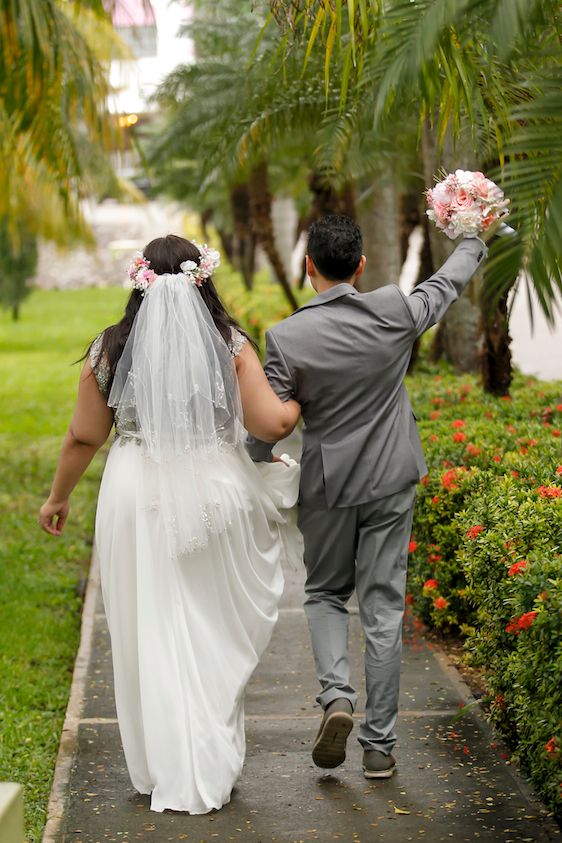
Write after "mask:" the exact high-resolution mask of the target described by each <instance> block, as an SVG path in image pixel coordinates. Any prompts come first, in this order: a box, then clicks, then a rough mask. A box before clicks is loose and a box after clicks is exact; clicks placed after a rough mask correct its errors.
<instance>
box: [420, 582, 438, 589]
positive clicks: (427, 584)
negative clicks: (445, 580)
mask: <svg viewBox="0 0 562 843" xmlns="http://www.w3.org/2000/svg"><path fill="white" fill-rule="evenodd" d="M438 586H439V583H438V582H437V580H426V581H425V582H424V584H423V590H424V591H433V590H434V589H436V588H437V587H438Z"/></svg>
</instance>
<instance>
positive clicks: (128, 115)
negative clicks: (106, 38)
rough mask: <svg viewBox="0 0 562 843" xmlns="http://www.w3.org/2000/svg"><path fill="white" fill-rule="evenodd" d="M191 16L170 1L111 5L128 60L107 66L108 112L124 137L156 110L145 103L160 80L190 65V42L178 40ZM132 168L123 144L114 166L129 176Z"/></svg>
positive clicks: (133, 0)
mask: <svg viewBox="0 0 562 843" xmlns="http://www.w3.org/2000/svg"><path fill="white" fill-rule="evenodd" d="M190 17H191V11H190V9H189V8H188V7H187V4H184V3H178V2H173V0H115V5H114V10H113V23H114V26H115V28H116V30H117V32H118V33H119V35H120V36H121V38H122V40H123V41H124V42H125V44H127V46H128V47H129V49H130V51H131V57H130V58H129V59H127V60H119V61H113V62H112V63H111V71H110V83H111V86H112V89H113V93H112V96H111V99H110V103H109V107H110V110H111V111H112V112H113V113H114V114H116V115H119V124H120V125H121V127H122V128H123V129H124V131H125V132H126V131H127V130H128V129H129V128H131V127H133V126H135V125H136V124H137V123H139V121H142V120H143V119H146V118H149V117H150V115H151V113H153V112H154V111H155V110H156V109H155V106H154V105H153V104H151V103H150V102H149V99H150V97H151V95H152V94H153V93H154V92H155V90H156V88H157V86H158V85H159V83H160V82H162V80H163V79H164V77H165V76H166V75H167V74H168V73H170V71H172V70H173V69H174V68H175V67H177V65H179V64H186V63H189V62H192V61H193V45H192V42H191V41H190V39H189V38H188V37H187V36H185V35H181V36H180V31H181V28H182V26H184V25H185V24H186V23H188V21H189V19H190ZM134 164H135V161H134V156H132V155H131V150H130V145H129V144H128V143H127V142H126V141H125V144H124V149H121V150H119V151H118V152H117V160H116V167H117V169H118V171H120V173H121V174H123V175H129V174H130V172H131V170H132V169H133V168H134Z"/></svg>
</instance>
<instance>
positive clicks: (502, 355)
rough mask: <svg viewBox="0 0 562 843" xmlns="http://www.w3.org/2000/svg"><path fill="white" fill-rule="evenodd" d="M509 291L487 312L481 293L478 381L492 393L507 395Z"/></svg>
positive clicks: (510, 375) (509, 340)
mask: <svg viewBox="0 0 562 843" xmlns="http://www.w3.org/2000/svg"><path fill="white" fill-rule="evenodd" d="M508 296H509V292H507V293H505V295H504V296H502V298H501V299H500V301H499V302H498V305H497V307H496V309H495V311H494V312H493V313H490V311H489V306H488V305H487V302H486V300H485V299H484V297H482V327H483V333H484V344H483V348H482V355H481V361H480V362H481V373H482V385H483V387H484V391H485V392H490V393H491V394H492V395H508V394H509V387H510V386H511V381H512V378H513V375H512V370H511V350H510V347H509V346H510V343H511V337H510V335H509V321H508V308H507V299H508Z"/></svg>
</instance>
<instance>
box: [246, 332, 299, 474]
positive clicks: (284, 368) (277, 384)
mask: <svg viewBox="0 0 562 843" xmlns="http://www.w3.org/2000/svg"><path fill="white" fill-rule="evenodd" d="M263 368H264V371H265V374H266V375H267V379H268V381H269V383H270V386H271V388H272V389H273V391H274V392H275V394H276V395H278V396H279V398H280V399H281V401H288V400H289V398H294V397H295V392H294V378H293V375H292V373H291V370H290V368H289V366H288V365H287V361H286V360H285V357H284V355H283V352H282V351H281V349H280V347H279V344H278V343H277V340H276V339H275V337H274V336H273V333H272V332H271V331H267V332H266V335H265V361H264V365H263ZM275 444H276V443H275V442H262V441H261V440H260V439H255V438H254V437H253V436H250V435H248V438H247V439H246V447H247V449H248V452H249V454H250V456H251V458H252V459H253V461H254V462H271V459H272V456H271V452H272V450H273V447H274V446H275Z"/></svg>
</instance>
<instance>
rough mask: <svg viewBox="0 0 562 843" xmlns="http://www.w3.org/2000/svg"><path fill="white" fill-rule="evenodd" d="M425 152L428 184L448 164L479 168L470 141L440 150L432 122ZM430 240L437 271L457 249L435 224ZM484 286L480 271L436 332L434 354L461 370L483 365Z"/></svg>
mask: <svg viewBox="0 0 562 843" xmlns="http://www.w3.org/2000/svg"><path fill="white" fill-rule="evenodd" d="M422 155H423V166H424V177H425V182H426V185H427V186H428V187H430V186H431V185H432V184H433V177H434V176H435V175H436V174H437V173H438V172H439V170H440V169H441V168H442V167H444V168H445V169H446V170H447V171H448V172H449V171H451V170H454V169H456V168H457V167H461V168H463V169H466V170H475V169H479V168H478V165H477V162H476V158H475V156H474V153H473V152H472V149H471V147H470V145H469V144H468V143H466V144H464V145H463V144H461V143H460V142H459V143H458V145H457V147H456V148H453V144H452V141H451V138H450V136H449V135H447V136H446V137H445V140H444V143H443V149H442V150H441V151H439V150H438V147H437V139H436V136H435V132H434V130H433V129H432V128H431V127H430V126H429V123H427V122H426V124H425V125H424V127H423V132H422ZM429 242H430V246H431V255H432V263H433V271H435V270H437V269H438V268H439V267H440V266H441V265H442V264H443V263H445V261H446V260H447V258H448V257H449V255H450V254H451V253H452V252H453V250H454V248H455V247H454V245H453V243H452V242H451V241H450V240H448V239H447V237H445V236H444V235H443V234H442V233H441V232H439V231H438V230H437V229H436V228H435V227H434V226H430V230H429ZM481 287H482V273H481V272H479V273H477V274H476V275H475V276H474V278H473V279H472V281H471V282H470V283H469V284H468V286H467V288H466V289H465V291H464V293H463V294H462V296H461V298H460V300H459V301H458V302H455V303H454V304H453V305H451V307H450V308H449V310H448V311H447V313H446V314H445V316H444V317H443V319H442V320H441V322H440V324H439V326H438V328H437V333H436V335H435V339H434V344H433V351H432V356H433V358H434V359H439V357H441V356H443V357H445V358H446V359H447V360H448V361H449V362H450V363H452V364H453V366H454V367H455V369H456V370H457V371H459V372H476V371H478V368H479V362H480V355H481V349H482V342H483V335H482V321H481V318H480V307H479V298H480V290H481Z"/></svg>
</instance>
